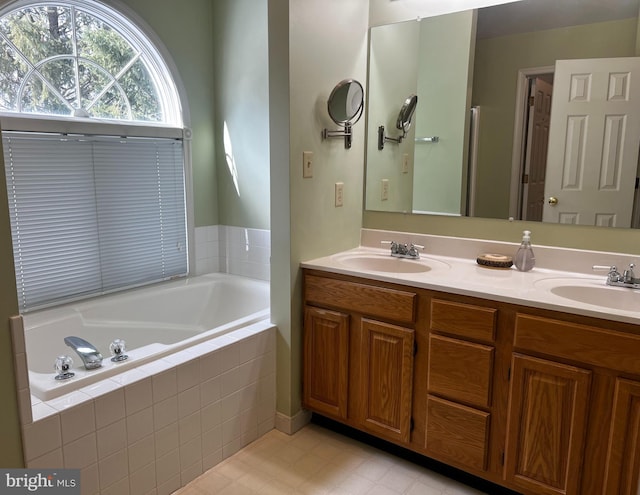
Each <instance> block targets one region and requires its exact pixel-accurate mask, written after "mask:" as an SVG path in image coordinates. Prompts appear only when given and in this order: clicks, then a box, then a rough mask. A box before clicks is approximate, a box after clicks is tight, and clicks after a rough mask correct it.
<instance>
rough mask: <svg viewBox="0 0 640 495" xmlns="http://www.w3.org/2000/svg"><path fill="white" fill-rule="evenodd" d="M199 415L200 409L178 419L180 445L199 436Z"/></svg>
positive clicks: (200, 430) (200, 431)
mask: <svg viewBox="0 0 640 495" xmlns="http://www.w3.org/2000/svg"><path fill="white" fill-rule="evenodd" d="M200 416H201V415H200V411H198V412H196V413H194V414H192V415H191V416H187V417H186V418H182V419H180V420H179V421H178V432H179V435H180V445H184V444H186V443H188V442H190V441H192V440H193V439H194V438H197V437H200V435H201V434H202V427H201V425H200ZM189 464H191V463H189Z"/></svg>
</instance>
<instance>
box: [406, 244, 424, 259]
mask: <svg viewBox="0 0 640 495" xmlns="http://www.w3.org/2000/svg"><path fill="white" fill-rule="evenodd" d="M418 249H422V250H423V251H424V246H422V245H420V244H413V243H411V244H409V251H408V252H407V254H408V255H409V256H411V257H415V258H419V257H420V253H419V251H418Z"/></svg>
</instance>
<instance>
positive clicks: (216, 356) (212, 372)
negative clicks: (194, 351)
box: [200, 351, 222, 381]
mask: <svg viewBox="0 0 640 495" xmlns="http://www.w3.org/2000/svg"><path fill="white" fill-rule="evenodd" d="M221 354H222V351H216V352H210V353H208V354H205V355H204V356H202V357H201V358H200V380H202V381H205V380H209V379H211V378H215V377H216V376H218V375H219V374H220V373H221V372H222V362H221V360H220V359H221V357H220V356H221Z"/></svg>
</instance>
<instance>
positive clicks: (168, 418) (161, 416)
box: [153, 395, 178, 430]
mask: <svg viewBox="0 0 640 495" xmlns="http://www.w3.org/2000/svg"><path fill="white" fill-rule="evenodd" d="M153 418H154V422H155V428H156V430H161V429H162V428H164V427H165V426H167V425H169V424H171V423H175V422H176V421H178V396H177V395H174V396H173V397H169V398H168V399H165V400H163V401H162V402H158V403H157V404H154V405H153Z"/></svg>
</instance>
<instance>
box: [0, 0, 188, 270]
mask: <svg viewBox="0 0 640 495" xmlns="http://www.w3.org/2000/svg"><path fill="white" fill-rule="evenodd" d="M46 4H50V5H60V4H65V5H75V6H78V7H79V8H82V9H83V10H88V11H89V12H92V13H96V12H97V13H98V17H100V18H101V19H102V20H103V21H105V22H107V23H112V22H113V23H114V24H113V25H114V26H117V27H118V29H120V28H121V27H122V28H123V29H125V30H126V33H127V36H126V39H127V40H130V39H131V37H133V38H134V39H136V40H138V41H140V42H141V45H142V46H143V47H144V51H145V54H146V55H147V56H148V58H149V60H151V61H152V62H153V64H152V65H153V67H154V69H157V71H158V72H157V73H159V74H161V77H162V78H163V79H164V83H165V84H164V86H165V88H169V89H168V90H166V91H163V93H166V92H167V91H168V92H169V93H170V95H167V94H163V96H162V98H165V99H166V98H168V97H169V96H170V98H169V100H168V101H170V103H171V108H168V109H166V110H167V112H166V120H167V122H166V123H149V122H139V121H125V120H122V121H117V120H105V119H91V118H82V117H64V116H49V115H41V114H28V113H23V114H19V113H16V112H2V111H0V130H6V131H17V132H44V133H68V134H87V135H115V136H123V137H158V138H173V139H182V140H183V154H184V155H183V156H184V187H185V207H186V222H187V263H188V267H189V274H191V273H193V271H194V270H193V268H194V266H193V263H194V262H195V224H194V200H193V177H192V173H193V167H192V152H191V137H192V131H191V129H190V120H191V118H190V112H189V107H188V105H187V104H186V102H187V98H186V90H185V88H184V85H183V83H182V80H181V78H180V75H179V72H178V70H177V67H176V65H175V63H174V62H173V59H172V57H171V55H170V54H169V51H168V50H167V49H166V47H165V46H164V44H163V43H162V41H161V40H160V38H158V36H157V35H156V34H155V33H154V32H153V30H152V29H151V28H150V27H149V26H148V25H147V24H146V22H145V21H144V20H143V19H142V18H141V17H140V16H139V15H137V14H136V13H135V12H134V11H133V10H131V9H130V8H129V7H127V6H126V5H124V4H122V3H120V2H118V1H117V0H106V1H103V2H101V3H98V2H96V1H94V0H62V2H55V1H42V2H38V1H34V0H16V1H14V2H10V3H8V4H6V5H5V6H3V7H2V8H0V17H2V16H4V15H6V14H8V13H9V12H12V11H15V10H19V9H21V8H25V7H29V6H36V5H46ZM88 5H89V7H87V6H88ZM151 72H152V71H151ZM153 76H155V75H154V74H152V77H153ZM159 97H160V94H159ZM165 101H167V100H165Z"/></svg>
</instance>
